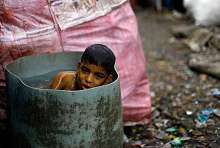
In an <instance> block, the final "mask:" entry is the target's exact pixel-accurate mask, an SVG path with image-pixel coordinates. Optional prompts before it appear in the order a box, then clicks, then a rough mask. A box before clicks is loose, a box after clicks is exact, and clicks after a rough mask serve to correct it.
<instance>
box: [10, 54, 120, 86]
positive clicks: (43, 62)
mask: <svg viewBox="0 0 220 148" xmlns="http://www.w3.org/2000/svg"><path fill="white" fill-rule="evenodd" d="M82 54H83V52H60V53H59V52H58V53H48V54H41V55H32V56H27V57H23V58H20V59H18V60H16V61H13V62H11V63H9V64H8V65H7V66H6V69H7V70H8V71H9V72H11V73H12V74H14V75H16V76H17V77H19V78H20V79H21V80H22V79H23V78H30V77H34V76H40V75H44V74H47V73H50V72H52V71H57V73H58V72H61V71H75V70H76V69H77V63H78V61H80V60H81V56H82ZM115 69H116V65H115ZM57 73H53V74H51V75H50V79H53V78H54V77H55V75H56V74H57ZM111 74H112V75H113V79H112V81H111V82H114V81H115V80H116V79H117V78H118V75H117V73H116V71H115V70H113V71H112V73H111ZM26 85H28V84H26ZM30 87H32V86H30Z"/></svg>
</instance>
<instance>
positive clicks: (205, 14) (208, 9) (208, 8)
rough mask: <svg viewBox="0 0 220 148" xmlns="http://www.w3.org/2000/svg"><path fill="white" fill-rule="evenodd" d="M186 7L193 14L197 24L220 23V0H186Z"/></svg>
mask: <svg viewBox="0 0 220 148" xmlns="http://www.w3.org/2000/svg"><path fill="white" fill-rule="evenodd" d="M184 7H185V8H186V9H187V10H188V11H189V12H190V13H191V14H192V16H193V18H194V19H195V24H196V25H204V26H210V25H219V24H220V13H219V11H220V0H212V1H210V0H184Z"/></svg>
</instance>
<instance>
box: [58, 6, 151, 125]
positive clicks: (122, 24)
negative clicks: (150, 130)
mask: <svg viewBox="0 0 220 148" xmlns="http://www.w3.org/2000/svg"><path fill="white" fill-rule="evenodd" d="M54 14H56V12H54ZM60 28H61V27H60ZM60 31H61V30H60ZM61 38H62V45H63V49H64V51H84V49H85V48H86V47H88V46H89V45H91V44H95V43H101V44H105V45H107V46H108V47H109V48H111V49H112V50H113V52H114V54H115V56H116V64H117V69H118V73H119V80H120V85H121V92H122V105H123V120H124V124H126V125H132V124H135V123H137V122H138V123H145V124H147V123H149V122H150V114H151V98H150V89H149V80H148V77H147V76H146V73H145V70H146V69H145V66H146V65H145V56H144V52H143V47H142V44H141V39H140V36H139V32H138V26H137V21H136V18H135V15H134V13H133V10H132V8H131V6H130V3H129V2H126V3H125V4H123V5H122V6H121V7H119V8H118V9H115V10H113V11H112V12H110V13H108V14H107V15H105V16H102V17H99V18H96V19H94V20H92V21H89V22H86V23H83V24H80V25H76V26H72V27H69V28H66V29H63V30H62V31H61Z"/></svg>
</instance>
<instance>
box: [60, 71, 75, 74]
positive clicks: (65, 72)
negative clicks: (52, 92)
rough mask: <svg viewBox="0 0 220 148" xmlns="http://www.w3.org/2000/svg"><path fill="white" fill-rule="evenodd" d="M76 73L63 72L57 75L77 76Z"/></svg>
mask: <svg viewBox="0 0 220 148" xmlns="http://www.w3.org/2000/svg"><path fill="white" fill-rule="evenodd" d="M75 74H76V71H62V72H59V73H58V74H57V75H75Z"/></svg>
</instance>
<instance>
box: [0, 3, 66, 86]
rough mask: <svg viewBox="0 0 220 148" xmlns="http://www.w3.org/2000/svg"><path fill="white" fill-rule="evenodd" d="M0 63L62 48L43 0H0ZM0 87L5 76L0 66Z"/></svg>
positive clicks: (46, 4) (4, 63)
mask: <svg viewBox="0 0 220 148" xmlns="http://www.w3.org/2000/svg"><path fill="white" fill-rule="evenodd" d="M0 14H2V15H1V16H0V49H1V50H0V63H1V64H3V66H5V65H6V64H7V63H9V62H11V61H13V60H16V59H18V58H20V57H23V56H28V55H35V54H41V53H48V52H58V51H63V50H62V46H61V41H60V37H59V35H58V33H57V30H56V28H55V25H54V21H53V18H52V15H51V12H50V9H49V6H48V2H47V0H29V1H23V0H16V1H8V0H1V3H0ZM0 87H5V76H4V73H3V70H2V68H0Z"/></svg>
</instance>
